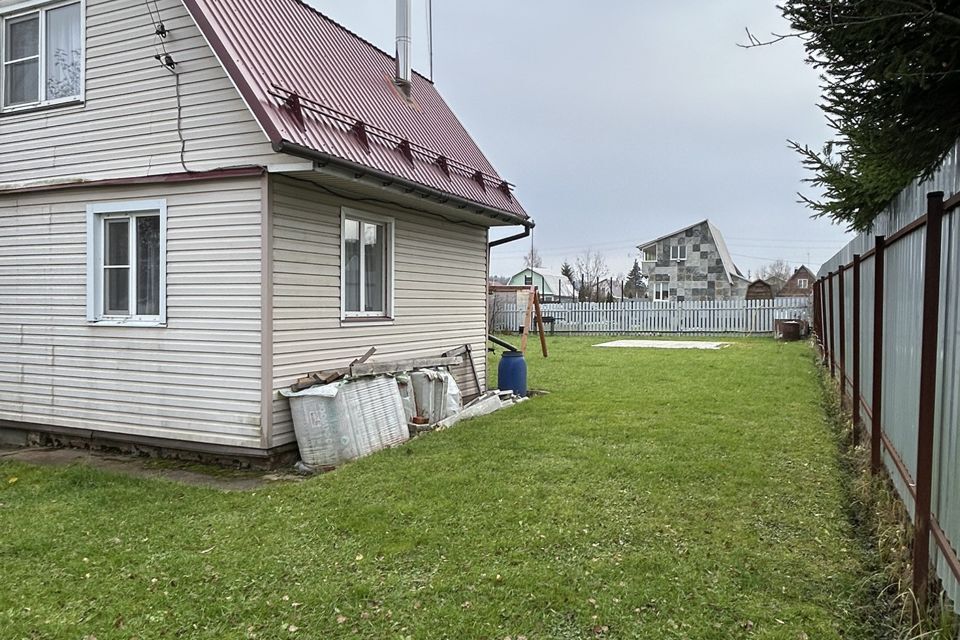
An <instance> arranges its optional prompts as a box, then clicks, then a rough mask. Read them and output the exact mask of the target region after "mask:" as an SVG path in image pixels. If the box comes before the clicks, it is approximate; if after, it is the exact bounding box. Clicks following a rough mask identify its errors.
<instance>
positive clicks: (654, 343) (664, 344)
mask: <svg viewBox="0 0 960 640" xmlns="http://www.w3.org/2000/svg"><path fill="white" fill-rule="evenodd" d="M729 344H730V343H729V342H703V341H701V340H614V341H613V342H604V343H603V344H595V345H593V346H595V347H633V348H637V349H722V348H723V347H725V346H727V345H729Z"/></svg>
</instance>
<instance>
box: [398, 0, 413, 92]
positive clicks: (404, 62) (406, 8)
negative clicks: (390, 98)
mask: <svg viewBox="0 0 960 640" xmlns="http://www.w3.org/2000/svg"><path fill="white" fill-rule="evenodd" d="M410 14H411V9H410V0H397V84H398V85H400V86H401V87H403V88H404V89H409V87H410V80H411V73H412V72H411V63H410V56H411V53H410V51H411V37H410V32H411V27H410Z"/></svg>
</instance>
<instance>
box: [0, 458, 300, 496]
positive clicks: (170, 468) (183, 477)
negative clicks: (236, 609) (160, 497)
mask: <svg viewBox="0 0 960 640" xmlns="http://www.w3.org/2000/svg"><path fill="white" fill-rule="evenodd" d="M0 460H16V461H18V462H25V463H28V464H37V465H49V466H67V465H71V464H87V465H90V466H91V467H94V468H97V469H103V470H105V471H112V472H115V473H122V474H124V475H128V476H134V477H137V478H153V479H163V480H170V481H172V482H180V483H182V484H187V485H193V486H198V487H208V488H210V489H219V490H221V491H251V490H254V489H258V488H261V487H264V486H266V485H269V484H272V483H274V482H291V481H293V482H297V481H300V480H303V477H302V476H297V475H293V474H289V473H286V472H263V471H250V470H237V469H226V468H223V467H216V466H211V465H201V464H197V463H192V462H184V461H180V460H167V459H161V458H148V457H143V456H125V455H121V454H108V453H101V452H98V451H88V450H85V449H47V448H27V449H5V448H0Z"/></svg>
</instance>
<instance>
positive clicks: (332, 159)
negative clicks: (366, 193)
mask: <svg viewBox="0 0 960 640" xmlns="http://www.w3.org/2000/svg"><path fill="white" fill-rule="evenodd" d="M273 149H274V151H276V152H277V153H287V154H290V155H293V156H297V157H301V158H307V159H308V160H313V161H315V162H317V163H320V164H321V165H333V166H335V167H339V168H341V169H343V170H345V171H347V172H349V173H351V174H353V175H354V176H360V177H369V178H371V179H373V180H375V181H376V182H378V183H379V186H380V187H383V188H389V187H385V186H384V183H389V185H391V186H396V187H397V188H398V189H401V190H403V191H404V192H409V191H411V190H412V191H414V192H420V193H422V194H426V195H427V196H428V197H432V198H434V199H435V200H436V201H438V202H441V203H444V204H449V205H450V206H452V207H454V208H456V209H469V210H471V211H473V212H475V213H478V214H480V215H483V216H485V217H488V218H491V219H493V220H497V221H500V222H507V223H510V224H514V225H522V226H524V227H526V228H528V229H533V228H534V227H535V226H536V222H534V220H533V219H532V218H525V217H523V216H520V215H517V214H516V213H514V212H512V211H506V210H504V209H498V208H496V207H491V206H489V205H485V204H483V203H482V202H476V201H474V200H468V199H466V198H462V197H460V196H457V195H454V194H452V193H448V192H446V191H440V190H438V189H434V188H432V187H428V186H426V185H424V184H421V183H419V182H414V181H411V180H407V179H405V178H401V177H399V176H396V175H394V174H392V173H386V172H384V171H380V170H378V169H372V168H370V167H368V166H365V165H362V164H358V163H355V162H352V161H350V160H345V159H343V158H340V157H338V156H334V155H331V154H329V153H324V152H322V151H318V150H316V149H312V148H310V147H305V146H303V145H301V144H297V143H295V142H290V141H289V140H283V139H281V140H279V141H277V142H274V143H273Z"/></svg>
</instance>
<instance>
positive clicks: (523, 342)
mask: <svg viewBox="0 0 960 640" xmlns="http://www.w3.org/2000/svg"><path fill="white" fill-rule="evenodd" d="M536 296H537V292H536V290H535V289H533V288H531V289H530V298H529V300H528V301H527V310H526V311H525V312H524V314H523V331H522V333H521V334H520V353H522V354H524V355H526V353H527V338H529V337H530V320H531V317H530V316H531V314H532V313H533V301H534V299H535V298H536Z"/></svg>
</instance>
